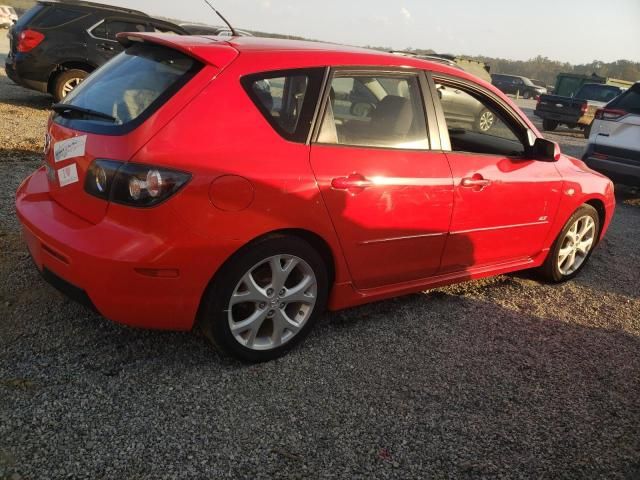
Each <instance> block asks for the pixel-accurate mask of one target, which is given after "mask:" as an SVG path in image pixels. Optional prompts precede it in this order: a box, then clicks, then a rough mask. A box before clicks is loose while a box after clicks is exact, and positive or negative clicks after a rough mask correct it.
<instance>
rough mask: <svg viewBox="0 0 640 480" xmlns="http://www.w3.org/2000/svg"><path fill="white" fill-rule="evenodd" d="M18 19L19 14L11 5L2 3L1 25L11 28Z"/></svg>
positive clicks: (0, 10) (0, 8) (0, 11)
mask: <svg viewBox="0 0 640 480" xmlns="http://www.w3.org/2000/svg"><path fill="white" fill-rule="evenodd" d="M17 21H18V14H17V13H16V11H15V10H14V9H13V7H10V6H9V5H0V27H2V28H9V27H11V26H12V25H13V24H14V23H15V22H17Z"/></svg>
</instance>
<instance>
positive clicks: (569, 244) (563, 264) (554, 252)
mask: <svg viewBox="0 0 640 480" xmlns="http://www.w3.org/2000/svg"><path fill="white" fill-rule="evenodd" d="M599 233H600V219H599V217H598V212H597V211H596V209H595V208H593V207H592V206H591V205H586V204H585V205H582V206H581V207H580V208H579V209H578V210H576V212H575V213H574V214H573V215H572V216H571V218H570V219H569V220H568V221H567V223H566V224H565V226H564V228H563V229H562V231H561V232H560V235H558V237H557V238H556V241H555V242H554V243H553V246H552V247H551V250H550V251H549V255H548V256H547V259H546V260H545V262H544V264H543V265H542V274H543V276H544V277H545V278H546V279H547V280H549V281H551V282H554V283H559V282H564V281H566V280H569V279H571V278H573V277H575V276H576V275H577V274H578V273H579V272H580V270H582V268H583V267H584V266H585V264H586V263H587V260H588V259H589V257H590V256H591V253H592V252H593V248H594V247H595V246H596V243H597V241H598V235H599Z"/></svg>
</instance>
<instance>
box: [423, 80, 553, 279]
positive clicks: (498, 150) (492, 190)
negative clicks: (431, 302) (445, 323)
mask: <svg viewBox="0 0 640 480" xmlns="http://www.w3.org/2000/svg"><path fill="white" fill-rule="evenodd" d="M434 81H435V83H436V87H437V86H439V85H446V86H448V87H454V88H457V89H458V90H460V91H461V92H463V93H464V95H465V96H466V97H467V101H466V102H465V105H467V108H468V109H469V111H470V112H486V111H487V110H488V111H490V112H492V113H493V119H494V120H493V124H492V126H491V128H489V129H488V130H480V129H477V130H476V129H474V128H473V127H470V128H461V127H460V126H459V124H458V123H457V122H456V121H455V120H456V119H455V118H450V116H449V115H448V114H447V111H446V109H445V108H444V105H442V106H440V105H437V109H438V113H439V114H441V115H442V117H441V118H442V119H443V121H442V124H443V125H446V126H447V127H449V128H446V127H445V128H444V129H443V131H442V134H443V136H444V140H443V144H444V143H450V151H448V152H447V154H446V155H447V158H448V159H449V163H450V165H451V171H452V174H453V184H454V205H453V215H452V218H451V227H450V234H449V238H448V241H447V245H446V248H445V252H444V255H443V262H442V270H441V272H442V273H451V272H460V271H465V270H467V269H469V268H470V267H472V266H475V267H482V266H491V265H496V264H500V263H503V262H512V261H526V260H527V259H529V258H531V257H533V256H534V255H536V254H537V253H539V252H540V251H541V250H542V248H543V244H544V240H545V238H546V236H547V233H548V231H549V228H550V225H551V222H552V221H553V216H554V214H555V212H556V209H557V206H558V203H559V201H560V192H561V186H562V179H561V177H560V175H559V173H558V171H557V169H556V168H555V165H554V164H553V163H549V162H543V161H538V160H536V159H533V158H529V157H527V152H528V150H529V149H528V140H527V130H526V127H525V126H524V125H522V124H520V123H518V121H517V114H516V113H515V112H510V111H509V110H508V109H507V107H506V106H504V105H502V104H501V103H500V102H499V100H498V99H497V98H496V97H495V96H493V94H492V93H491V92H489V91H487V90H485V89H484V88H482V87H480V86H478V85H475V84H471V83H469V82H463V81H460V80H457V79H454V78H452V77H445V76H442V77H438V76H436V75H434ZM514 117H515V118H514ZM450 123H451V124H454V125H455V126H453V127H452V126H450V125H449V124H450ZM445 147H449V146H448V145H445ZM469 251H472V255H470V254H469Z"/></svg>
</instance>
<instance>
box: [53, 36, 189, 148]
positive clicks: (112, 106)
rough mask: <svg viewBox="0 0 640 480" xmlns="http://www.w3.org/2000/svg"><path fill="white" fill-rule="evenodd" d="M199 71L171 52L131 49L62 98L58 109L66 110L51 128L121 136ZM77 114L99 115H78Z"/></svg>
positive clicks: (154, 47) (155, 48) (152, 47)
mask: <svg viewBox="0 0 640 480" xmlns="http://www.w3.org/2000/svg"><path fill="white" fill-rule="evenodd" d="M201 67H202V64H200V63H199V62H197V61H196V60H195V59H193V58H191V57H189V56H187V55H184V54H183V53H180V52H178V51H176V50H172V49H170V48H165V47H161V46H158V45H148V44H140V45H134V46H133V47H131V48H129V49H127V50H126V51H125V52H123V53H121V54H120V55H117V56H116V57H114V58H113V59H112V60H110V61H109V62H107V63H106V64H105V65H103V66H102V67H101V68H99V69H98V70H96V71H95V72H94V73H93V74H92V75H91V76H90V77H89V78H87V79H86V80H85V81H84V82H82V84H80V85H79V86H78V87H76V88H75V89H74V90H73V91H72V92H71V93H70V94H69V95H67V97H66V98H65V100H64V102H63V104H64V105H69V106H70V109H69V110H68V112H65V114H64V115H61V114H58V115H56V117H55V119H56V122H58V123H60V124H63V125H69V126H70V127H71V128H75V129H78V130H83V131H88V132H92V133H104V134H107V135H108V134H116V135H117V134H121V133H126V132H128V131H130V130H132V129H133V128H135V127H136V126H138V125H139V124H140V123H142V122H143V121H144V120H145V119H146V118H148V117H149V116H150V115H151V114H152V113H153V112H154V111H156V110H157V109H158V108H159V107H160V105H162V104H163V103H164V102H166V101H167V100H168V99H169V98H170V97H171V96H172V95H173V94H174V93H176V92H177V91H178V90H179V89H180V88H181V87H182V86H183V85H184V84H186V83H187V82H188V81H189V80H190V79H191V78H192V77H193V76H194V75H195V74H196V73H197V72H198V71H199V70H200V68H201ZM73 107H77V108H76V109H75V110H74V109H73ZM81 109H88V110H92V111H93V112H98V113H99V114H100V115H91V114H88V113H85V114H83V113H82V112H81V111H80V110H81Z"/></svg>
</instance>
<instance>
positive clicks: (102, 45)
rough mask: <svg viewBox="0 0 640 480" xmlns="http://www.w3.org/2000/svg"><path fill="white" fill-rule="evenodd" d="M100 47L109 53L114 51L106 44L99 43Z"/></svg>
mask: <svg viewBox="0 0 640 480" xmlns="http://www.w3.org/2000/svg"><path fill="white" fill-rule="evenodd" d="M98 47H99V48H101V49H102V50H107V51H109V52H111V51H113V50H114V48H113V46H112V45H107V44H106V43H99V44H98Z"/></svg>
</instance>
